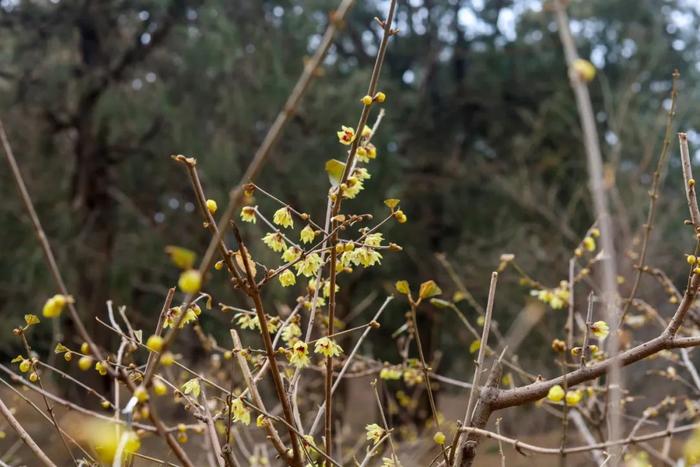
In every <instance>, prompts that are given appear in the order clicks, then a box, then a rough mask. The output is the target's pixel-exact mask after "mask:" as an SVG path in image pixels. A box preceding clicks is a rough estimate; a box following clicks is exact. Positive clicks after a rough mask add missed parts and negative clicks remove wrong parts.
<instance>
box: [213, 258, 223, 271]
mask: <svg viewBox="0 0 700 467" xmlns="http://www.w3.org/2000/svg"><path fill="white" fill-rule="evenodd" d="M223 268H224V261H223V260H221V259H220V260H219V261H217V262H216V263H214V269H216V270H217V271H221V270H222V269H223Z"/></svg>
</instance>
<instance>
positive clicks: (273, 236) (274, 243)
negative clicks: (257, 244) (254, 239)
mask: <svg viewBox="0 0 700 467" xmlns="http://www.w3.org/2000/svg"><path fill="white" fill-rule="evenodd" d="M262 241H263V243H264V244H265V245H267V246H268V248H270V249H271V250H272V251H274V252H275V253H279V252H280V251H282V250H284V247H285V246H286V243H285V242H284V237H283V236H282V234H281V233H279V232H269V233H267V234H265V236H264V237H263V238H262Z"/></svg>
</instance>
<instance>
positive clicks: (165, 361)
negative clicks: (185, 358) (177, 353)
mask: <svg viewBox="0 0 700 467" xmlns="http://www.w3.org/2000/svg"><path fill="white" fill-rule="evenodd" d="M174 362H175V357H174V356H173V354H172V353H171V352H165V353H164V354H163V355H161V357H160V364H161V365H163V366H170V365H172V364H173V363H174Z"/></svg>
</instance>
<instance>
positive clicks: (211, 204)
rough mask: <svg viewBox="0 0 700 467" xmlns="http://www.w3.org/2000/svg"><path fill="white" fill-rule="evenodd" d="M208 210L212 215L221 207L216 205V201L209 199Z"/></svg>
mask: <svg viewBox="0 0 700 467" xmlns="http://www.w3.org/2000/svg"><path fill="white" fill-rule="evenodd" d="M207 209H208V210H209V212H210V213H212V214H214V213H215V212H216V210H217V209H219V205H218V204H216V201H214V200H213V199H208V200H207Z"/></svg>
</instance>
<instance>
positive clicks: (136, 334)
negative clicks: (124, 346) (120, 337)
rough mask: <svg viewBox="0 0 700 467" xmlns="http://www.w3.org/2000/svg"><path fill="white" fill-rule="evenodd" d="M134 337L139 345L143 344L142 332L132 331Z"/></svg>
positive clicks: (140, 330)
mask: <svg viewBox="0 0 700 467" xmlns="http://www.w3.org/2000/svg"><path fill="white" fill-rule="evenodd" d="M134 336H136V340H138V341H139V344H141V343H142V342H143V330H142V329H139V330H137V331H134Z"/></svg>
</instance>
